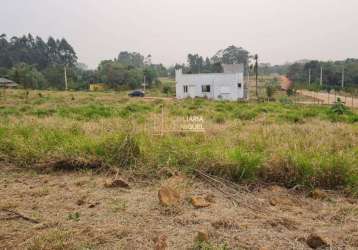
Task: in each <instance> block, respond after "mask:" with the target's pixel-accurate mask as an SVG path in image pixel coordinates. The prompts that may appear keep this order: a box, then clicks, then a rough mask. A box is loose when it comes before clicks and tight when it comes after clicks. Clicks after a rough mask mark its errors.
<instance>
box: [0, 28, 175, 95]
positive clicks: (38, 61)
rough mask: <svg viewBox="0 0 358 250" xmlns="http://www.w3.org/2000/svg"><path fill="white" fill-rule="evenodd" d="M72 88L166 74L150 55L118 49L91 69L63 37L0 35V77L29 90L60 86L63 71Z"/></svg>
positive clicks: (134, 82) (131, 84)
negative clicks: (118, 50)
mask: <svg viewBox="0 0 358 250" xmlns="http://www.w3.org/2000/svg"><path fill="white" fill-rule="evenodd" d="M65 68H66V73H67V77H68V83H69V87H70V88H72V89H88V84H90V83H106V84H109V85H110V86H111V87H112V88H138V87H139V86H141V84H142V83H143V80H144V77H145V78H146V81H147V83H148V84H149V85H150V84H153V83H155V82H156V81H157V79H158V77H160V76H167V74H168V73H167V69H166V68H165V67H164V66H163V65H162V64H152V62H151V55H148V56H146V57H144V56H143V55H141V54H140V53H137V52H127V51H123V52H120V53H119V55H118V56H117V57H116V58H115V59H114V60H105V61H102V62H101V63H100V64H99V66H98V68H97V69H95V70H88V69H87V67H86V65H84V64H81V63H79V62H78V58H77V54H76V51H75V49H74V48H73V47H72V46H71V45H70V44H69V43H68V42H67V40H66V39H65V38H62V39H55V38H53V37H49V38H48V39H47V40H46V41H45V40H43V39H42V38H41V37H39V36H36V37H35V36H33V35H32V34H28V35H23V36H21V37H16V36H14V37H11V38H8V37H7V36H6V35H5V34H2V35H1V36H0V77H7V78H10V79H11V80H13V81H15V82H17V83H19V84H21V85H23V87H25V88H32V89H64V88H65V77H64V71H65Z"/></svg>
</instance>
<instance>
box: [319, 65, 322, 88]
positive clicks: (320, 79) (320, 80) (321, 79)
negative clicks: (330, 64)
mask: <svg viewBox="0 0 358 250" xmlns="http://www.w3.org/2000/svg"><path fill="white" fill-rule="evenodd" d="M319 83H320V85H321V86H322V85H323V67H322V66H321V77H320V81H319Z"/></svg>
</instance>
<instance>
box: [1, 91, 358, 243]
mask: <svg viewBox="0 0 358 250" xmlns="http://www.w3.org/2000/svg"><path fill="white" fill-rule="evenodd" d="M187 116H202V117H203V118H204V124H203V126H204V128H205V132H204V133H187V132H185V133H184V132H180V131H175V132H170V131H168V130H170V128H172V127H173V126H174V125H173V121H174V123H175V122H176V121H178V119H179V118H183V117H187ZM0 119H1V120H0V158H1V160H2V163H1V166H2V169H3V171H2V173H1V186H0V188H1V197H0V198H1V207H0V208H1V209H2V210H1V211H2V212H1V214H0V219H1V223H2V222H4V221H5V223H6V224H5V225H6V227H2V228H1V231H0V235H1V236H0V247H3V248H5V247H7V248H11V247H14V248H26V247H28V248H30V249H64V248H66V249H68V248H73V249H81V248H82V249H91V248H95V249H112V248H119V249H120V248H125V249H150V248H152V247H153V246H154V244H155V242H156V241H155V240H153V238H155V237H157V236H161V235H164V236H165V237H167V238H168V240H167V243H168V245H169V247H170V248H169V249H178V248H179V249H181V248H183V249H187V248H193V247H194V243H193V242H194V241H193V239H194V237H195V235H196V232H197V230H200V228H202V227H204V228H206V229H207V230H209V231H210V232H211V233H210V239H212V240H211V244H212V248H209V249H215V248H214V247H215V246H218V247H221V248H219V249H225V245H227V248H229V249H236V248H243V249H260V248H261V247H266V248H267V249H300V248H302V249H305V248H308V245H307V242H306V240H307V237H308V236H309V234H311V233H313V232H314V231H318V233H320V234H323V236H324V237H328V238H329V239H328V241H329V242H330V245H331V246H334V247H336V248H337V249H341V247H343V246H347V247H348V249H349V247H351V248H352V249H354V248H355V247H357V235H356V232H357V228H356V226H355V225H356V222H357V207H356V203H355V202H356V201H355V200H354V199H353V198H354V196H355V195H356V193H357V188H358V168H357V165H358V157H357V156H358V126H357V123H358V115H357V112H356V111H355V110H347V109H342V108H341V107H333V108H332V107H329V106H327V107H321V106H307V105H305V106H300V105H295V104H292V103H291V102H290V101H289V100H286V99H283V100H281V102H277V103H229V102H211V101H208V100H201V99H198V100H184V101H175V100H156V99H154V100H152V99H149V100H145V99H129V98H127V97H125V96H124V95H123V94H119V93H112V92H111V93H86V92H83V93H76V92H73V93H72V92H68V93H66V92H50V91H41V92H39V91H31V92H29V93H28V94H26V92H25V91H21V90H18V91H7V92H6V93H5V94H4V93H2V96H1V99H0ZM179 120H180V119H179ZM158 132H162V133H163V134H162V136H159V135H158ZM197 170H199V171H200V173H206V174H210V176H216V177H217V178H225V179H226V180H230V181H232V182H233V183H240V184H241V185H243V186H241V187H240V188H239V191H237V192H236V193H234V194H232V192H231V195H228V191H227V190H226V188H227V187H222V188H223V190H222V191H224V192H219V191H217V190H216V189H215V188H213V187H209V186H208V185H209V183H210V182H208V180H206V181H204V182H202V181H201V180H200V181H199V180H197V179H192V178H191V176H198V171H197ZM178 174H179V175H180V176H181V175H187V176H188V177H186V178H185V181H182V182H183V183H185V187H181V189H180V190H179V192H180V193H181V194H182V195H181V196H182V199H181V200H182V201H181V202H182V203H181V204H180V205H178V206H176V207H175V208H170V209H164V208H163V207H161V206H160V205H159V203H158V198H157V191H158V189H159V188H160V186H161V184H163V183H165V182H166V181H167V178H169V177H170V176H176V175H178ZM114 176H117V177H118V176H122V178H124V179H125V180H126V181H128V182H129V183H130V185H131V186H132V189H130V190H122V189H118V188H117V189H108V188H104V186H103V185H104V182H105V180H106V179H108V178H114ZM199 176H200V175H199ZM183 178H184V177H183ZM267 183H269V184H270V185H273V184H274V185H280V186H282V187H285V188H283V189H281V188H278V187H277V186H274V188H272V187H271V186H270V185H269V186H268V184H267ZM267 186H268V187H267ZM244 187H247V188H244ZM286 188H288V189H286ZM315 188H319V189H320V190H335V191H334V192H332V193H331V192H328V194H327V192H324V195H318V196H319V197H318V200H314V199H312V198H308V197H306V196H307V195H308V194H309V193H310V192H311V190H314V189H315ZM225 190H226V191H225ZM248 191H250V192H248ZM313 193H314V192H313ZM197 194H199V195H205V196H206V195H212V196H213V197H215V198H213V201H212V202H211V203H212V204H211V206H210V207H209V208H205V209H202V210H194V209H193V208H192V206H191V205H190V204H189V202H187V199H190V197H191V196H192V195H197ZM276 196H277V197H276ZM345 196H346V197H348V198H345ZM233 197H234V198H233ZM275 197H276V198H275ZM313 197H315V198H317V196H316V195H313ZM272 199H274V200H272ZM240 201H241V202H240ZM233 202H234V203H235V205H234V204H233ZM237 203H239V204H237ZM14 211H17V212H19V213H21V214H22V215H24V216H25V217H26V218H27V219H28V218H32V219H34V220H35V222H34V221H32V222H31V221H29V220H26V219H24V218H22V217H21V216H20V217H19V215H18V214H11V213H12V212H14ZM219 211H220V212H219ZM218 214H220V216H218ZM4 218H5V219H4ZM332 221H333V222H332ZM2 224H3V223H2ZM338 225H339V226H338ZM56 244H58V245H56ZM196 247H199V248H198V249H205V248H203V247H204V246H196ZM263 249H264V248H263Z"/></svg>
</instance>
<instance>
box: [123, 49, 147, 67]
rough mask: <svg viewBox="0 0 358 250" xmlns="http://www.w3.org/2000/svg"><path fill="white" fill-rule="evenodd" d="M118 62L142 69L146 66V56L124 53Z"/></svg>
mask: <svg viewBox="0 0 358 250" xmlns="http://www.w3.org/2000/svg"><path fill="white" fill-rule="evenodd" d="M118 62H120V63H121V64H124V65H127V66H133V67H135V68H141V67H143V66H144V56H142V55H141V54H140V53H137V52H128V51H122V52H120V53H119V55H118Z"/></svg>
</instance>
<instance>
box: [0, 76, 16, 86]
mask: <svg viewBox="0 0 358 250" xmlns="http://www.w3.org/2000/svg"><path fill="white" fill-rule="evenodd" d="M0 86H7V87H16V86H18V84H17V83H15V82H14V81H11V80H9V79H6V78H2V77H0Z"/></svg>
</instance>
